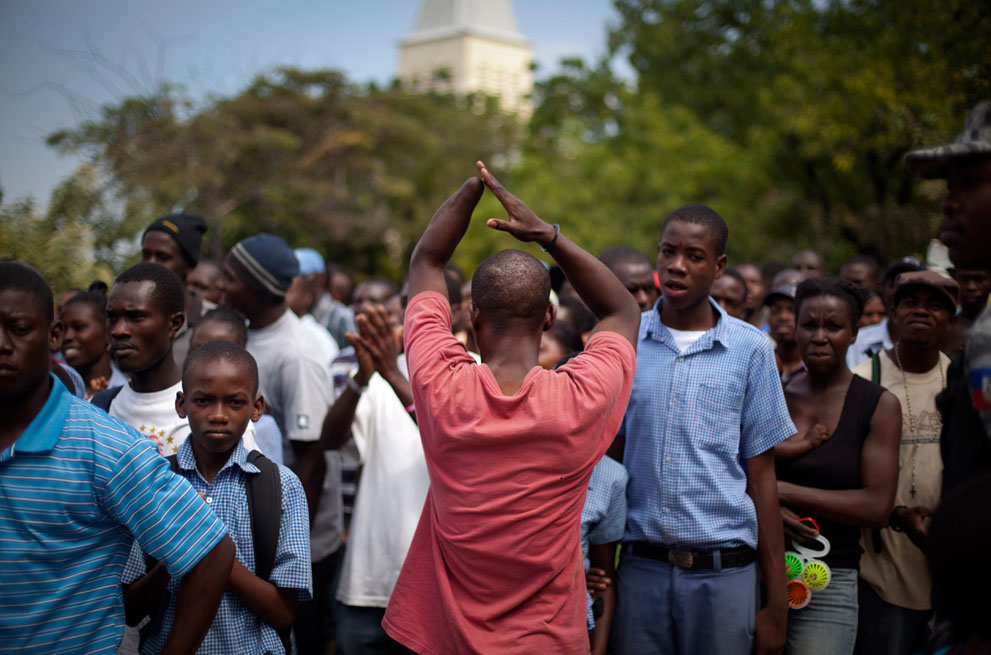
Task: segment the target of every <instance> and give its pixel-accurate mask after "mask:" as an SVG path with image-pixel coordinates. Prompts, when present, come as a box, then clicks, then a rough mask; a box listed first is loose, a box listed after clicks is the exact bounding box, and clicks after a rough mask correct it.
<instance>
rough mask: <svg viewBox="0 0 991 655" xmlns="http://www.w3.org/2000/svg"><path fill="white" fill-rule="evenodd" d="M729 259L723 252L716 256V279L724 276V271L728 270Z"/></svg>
mask: <svg viewBox="0 0 991 655" xmlns="http://www.w3.org/2000/svg"><path fill="white" fill-rule="evenodd" d="M727 261H728V260H727V258H726V253H723V254H721V255H719V256H718V257H716V276H715V277H714V278H713V279H714V280H718V279H719V278H721V277H722V276H723V271H725V270H726V262H727Z"/></svg>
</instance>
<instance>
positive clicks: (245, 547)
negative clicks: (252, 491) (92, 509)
mask: <svg viewBox="0 0 991 655" xmlns="http://www.w3.org/2000/svg"><path fill="white" fill-rule="evenodd" d="M192 439H193V437H189V438H188V439H186V440H185V441H183V442H182V445H180V446H179V449H178V451H177V452H176V456H177V458H178V461H179V474H180V475H181V476H183V477H184V478H186V479H187V480H188V481H189V483H190V484H192V485H193V488H194V489H196V491H198V492H200V493H201V494H203V497H204V498H206V501H207V503H209V504H210V507H211V508H213V511H215V512H216V513H217V515H218V516H219V517H220V518H221V519H222V520H223V522H224V524H226V525H227V529H228V530H230V535H231V539H233V540H234V545H235V546H237V560H238V561H239V562H241V564H243V565H244V566H245V568H247V569H248V570H249V571H254V570H255V545H254V539H253V537H252V533H251V514H250V512H249V511H248V497H247V492H246V490H245V484H246V482H247V476H248V474H252V473H258V472H259V470H258V467H257V466H255V465H254V464H252V463H250V462H248V452H247V451H246V450H245V449H244V446H243V445H242V444H240V443H239V444H238V446H237V448H236V449H235V450H234V452H233V453H232V454H231V457H230V459H229V460H227V463H226V464H224V467H223V468H222V469H220V471H218V472H217V475H216V476H215V477H214V478H213V482H212V483H208V482H207V481H206V480H205V479H203V476H202V475H200V472H199V470H198V469H197V468H196V458H195V456H194V455H193V447H192V444H191V441H192ZM279 473H280V474H281V480H282V523H281V524H280V527H279V543H278V545H277V546H276V550H275V560H274V562H273V566H272V573H271V575H269V581H270V582H272V584H274V585H275V586H276V587H279V588H282V589H296V590H297V594H296V597H297V599H298V600H300V601H307V600H310V597H311V593H312V591H311V589H312V584H311V579H310V576H311V569H310V518H309V510H308V509H307V505H306V495H305V494H304V493H303V485H302V484H301V483H300V481H299V478H297V477H296V475H295V474H294V473H293V472H292V471H290V470H289V469H288V468H286V467H285V466H282V465H279ZM144 573H145V557H144V553H142V552H141V549H140V548H138V547H137V546H135V548H134V549H133V550H132V551H131V556H130V557H129V558H128V560H127V566H126V567H125V568H124V575H123V581H124V582H126V583H130V582H134V581H135V580H137V579H138V578H140V577H141V576H142V575H144ZM178 594H179V583H178V581H177V580H175V579H174V578H173V579H172V580H170V581H169V583H168V586H167V588H166V590H165V592H164V593H163V595H162V597H161V598H160V599H159V601H158V606H157V611H156V612H155V614H154V615H153V616H152V617H151V621H150V622H149V623H148V625H146V626H145V627H144V628H142V630H141V636H142V639H141V652H142V653H158V652H160V651H161V650H162V646H163V645H164V644H165V638H166V637H167V636H168V632H169V629H170V628H171V627H172V622H173V621H174V620H175V605H176V600H177V597H178ZM196 652H197V653H216V654H217V655H226V654H228V653H283V652H284V650H283V648H282V642H281V641H280V639H279V634H278V633H277V632H276V631H275V629H274V628H273V627H272V626H270V625H269V624H268V623H265V622H264V621H262V619H261V618H260V617H259V616H258V615H257V614H255V613H254V612H252V611H251V610H249V609H248V608H247V607H245V605H244V603H243V602H242V601H241V599H240V598H238V597H237V595H236V594H234V592H232V591H230V589H228V590H227V591H225V592H224V596H223V598H222V599H221V601H220V607H219V608H218V609H217V616H216V617H215V618H214V619H213V625H211V626H210V631H209V632H207V634H206V637H204V638H203V642H202V644H201V645H200V648H199V650H197V651H196Z"/></svg>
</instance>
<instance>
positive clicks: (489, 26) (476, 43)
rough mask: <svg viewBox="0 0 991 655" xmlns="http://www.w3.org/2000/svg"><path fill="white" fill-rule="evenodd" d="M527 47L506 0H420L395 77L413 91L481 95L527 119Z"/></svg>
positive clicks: (529, 78)
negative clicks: (495, 97)
mask: <svg viewBox="0 0 991 655" xmlns="http://www.w3.org/2000/svg"><path fill="white" fill-rule="evenodd" d="M532 61H533V48H531V47H530V43H529V42H528V41H527V40H526V39H525V38H524V37H523V35H522V34H520V32H519V30H518V29H517V27H516V18H515V16H514V15H513V7H512V5H511V2H510V0H423V5H422V7H421V8H420V19H419V21H418V23H417V26H416V29H415V30H413V32H411V33H410V34H408V35H407V36H406V37H405V38H403V39H402V40H401V41H400V42H399V77H400V79H401V80H402V81H403V82H405V83H407V84H410V85H412V87H413V88H415V89H419V90H426V89H437V90H445V91H453V92H455V93H459V94H460V93H471V92H473V91H481V92H484V93H489V94H492V95H496V96H499V97H500V99H501V102H502V107H503V109H505V110H507V111H511V112H518V113H519V114H520V115H521V116H523V117H526V116H529V114H530V110H531V103H530V101H529V99H528V98H527V96H528V95H529V94H530V93H531V92H532V91H533V72H532V71H531V69H530V64H531V62H532Z"/></svg>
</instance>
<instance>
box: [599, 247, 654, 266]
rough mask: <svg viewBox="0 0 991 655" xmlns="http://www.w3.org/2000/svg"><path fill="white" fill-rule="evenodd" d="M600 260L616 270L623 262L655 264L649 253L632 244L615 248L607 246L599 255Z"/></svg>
mask: <svg viewBox="0 0 991 655" xmlns="http://www.w3.org/2000/svg"><path fill="white" fill-rule="evenodd" d="M599 261H600V262H602V263H603V264H605V265H606V267H607V268H608V269H609V270H610V271H613V272H615V270H616V267H617V266H620V265H622V264H646V265H647V266H650V267H651V268H653V264H651V263H650V260H649V259H648V258H647V255H645V254H643V253H642V252H640V251H639V250H637V249H636V248H633V247H631V246H615V247H613V248H606V249H605V250H603V251H602V254H601V255H599Z"/></svg>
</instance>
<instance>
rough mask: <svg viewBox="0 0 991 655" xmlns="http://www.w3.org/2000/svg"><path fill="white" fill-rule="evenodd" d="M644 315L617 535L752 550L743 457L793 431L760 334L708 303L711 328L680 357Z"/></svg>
mask: <svg viewBox="0 0 991 655" xmlns="http://www.w3.org/2000/svg"><path fill="white" fill-rule="evenodd" d="M662 302H663V298H662V299H660V300H658V302H657V305H655V307H654V309H653V310H651V311H649V312H644V313H643V315H642V317H641V320H640V334H639V340H638V344H637V372H636V376H635V378H634V380H633V393H632V395H631V397H630V404H629V408H628V409H627V410H626V418H625V419H624V422H623V428H622V430H623V433H624V434H625V435H626V451H625V454H624V458H623V463H624V464H625V465H626V468H627V471H629V474H630V482H629V486H628V492H627V498H628V510H627V511H628V514H627V523H626V534H625V537H624V538H625V539H626V540H627V541H649V542H653V543H657V544H663V545H666V546H670V547H679V548H686V549H698V550H712V549H717V548H728V547H736V546H749V547H751V548H756V547H757V512H756V510H755V509H754V504H753V501H752V500H751V499H750V496H748V495H747V491H746V487H747V476H746V471H745V460H747V459H749V458H751V457H755V456H756V455H760V454H761V453H763V452H765V451H767V450H768V449H770V448H773V447H774V445H775V444H777V443H778V442H780V441H782V440H784V439H787V438H788V437H789V436H791V435H792V434H794V433H795V426H794V424H793V423H792V421H791V417H790V416H789V415H788V407H787V406H786V404H785V398H784V392H783V391H782V388H781V381H780V379H779V378H778V372H777V367H776V365H775V360H774V347H773V345H772V343H771V342H770V340H768V338H767V337H766V336H764V335H763V334H762V333H761V332H760V331H759V330H757V329H756V328H754V327H752V326H751V325H749V324H747V323H745V322H743V321H740V320H737V319H735V318H732V317H730V316H728V315H727V314H726V312H724V311H723V310H722V308H720V307H719V305H717V304H716V303H715V302H712V300H711V299H710V303H711V305H712V307H713V308H714V309H715V310H716V311H718V312H719V320H718V321H717V322H716V325H715V327H713V328H712V329H710V330H708V331H706V332H705V333H704V334H702V336H701V337H699V338H698V340H697V341H695V343H693V344H692V345H691V346H689V347H688V348H687V349H686V350H685V352H684V353H682V352H680V351H679V349H678V347H677V346H676V345H675V342H674V338H673V337H672V336H671V333H670V331H669V330H668V328H667V327H665V326H664V325H663V324H662V323H661V318H660V307H661V303H662Z"/></svg>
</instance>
